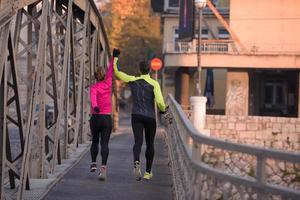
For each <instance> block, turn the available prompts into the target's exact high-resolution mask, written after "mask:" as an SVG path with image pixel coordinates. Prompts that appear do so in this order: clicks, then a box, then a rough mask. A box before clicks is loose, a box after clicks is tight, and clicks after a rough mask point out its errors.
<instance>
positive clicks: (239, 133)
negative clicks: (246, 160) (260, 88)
mask: <svg viewBox="0 0 300 200" xmlns="http://www.w3.org/2000/svg"><path fill="white" fill-rule="evenodd" d="M206 129H209V130H210V134H211V136H213V137H217V138H222V139H226V140H230V141H233V142H238V143H243V144H249V145H255V146H262V147H268V148H275V149H283V150H288V151H299V150H300V119H299V118H283V117H258V116H220V115H207V116H206Z"/></svg>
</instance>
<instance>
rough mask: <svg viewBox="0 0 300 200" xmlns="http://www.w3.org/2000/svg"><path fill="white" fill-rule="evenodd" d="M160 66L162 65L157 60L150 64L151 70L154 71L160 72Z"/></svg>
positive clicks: (159, 60) (154, 59)
mask: <svg viewBox="0 0 300 200" xmlns="http://www.w3.org/2000/svg"><path fill="white" fill-rule="evenodd" d="M162 65H163V63H162V61H161V59H159V58H153V59H152V60H151V63H150V66H151V69H152V70H154V71H158V70H160V69H161V68H162Z"/></svg>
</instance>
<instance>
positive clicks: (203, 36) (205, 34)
mask: <svg viewBox="0 0 300 200" xmlns="http://www.w3.org/2000/svg"><path fill="white" fill-rule="evenodd" d="M195 33H196V34H195V37H196V38H198V33H199V29H198V30H196V31H195ZM201 39H202V40H208V28H204V27H203V28H202V30H201Z"/></svg>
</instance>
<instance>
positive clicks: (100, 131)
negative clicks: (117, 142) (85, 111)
mask: <svg viewBox="0 0 300 200" xmlns="http://www.w3.org/2000/svg"><path fill="white" fill-rule="evenodd" d="M90 127H91V131H92V146H91V156H92V162H96V160H97V155H98V152H99V136H100V138H101V157H102V165H106V163H107V157H108V153H109V149H108V142H109V138H110V135H111V131H112V119H111V116H110V115H97V114H96V115H92V117H91V120H90Z"/></svg>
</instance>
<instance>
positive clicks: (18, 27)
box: [14, 10, 23, 52]
mask: <svg viewBox="0 0 300 200" xmlns="http://www.w3.org/2000/svg"><path fill="white" fill-rule="evenodd" d="M22 15H23V14H22V10H19V11H18V13H17V19H16V24H15V33H14V47H15V49H16V52H17V50H18V44H19V38H20V32H21V24H22Z"/></svg>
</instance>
